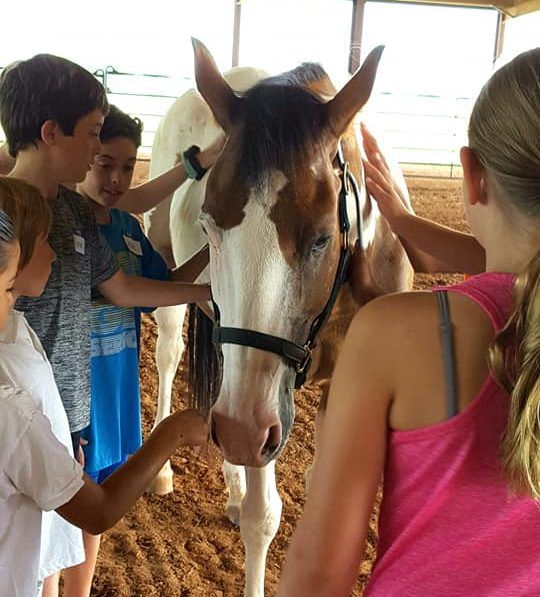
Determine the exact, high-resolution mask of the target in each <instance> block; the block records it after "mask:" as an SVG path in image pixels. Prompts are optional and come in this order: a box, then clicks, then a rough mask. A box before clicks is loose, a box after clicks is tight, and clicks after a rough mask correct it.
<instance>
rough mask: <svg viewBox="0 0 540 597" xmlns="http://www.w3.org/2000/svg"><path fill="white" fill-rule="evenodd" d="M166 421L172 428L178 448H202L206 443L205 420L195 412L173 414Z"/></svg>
mask: <svg viewBox="0 0 540 597" xmlns="http://www.w3.org/2000/svg"><path fill="white" fill-rule="evenodd" d="M168 419H169V420H170V421H171V423H172V425H173V426H174V433H175V434H176V436H177V441H178V446H179V447H180V446H204V445H206V444H207V443H208V438H209V429H208V424H207V422H206V419H205V418H204V417H203V416H202V415H201V414H200V413H198V412H197V411H195V410H190V409H188V410H182V411H178V412H175V413H174V414H172V415H171V416H170V417H168Z"/></svg>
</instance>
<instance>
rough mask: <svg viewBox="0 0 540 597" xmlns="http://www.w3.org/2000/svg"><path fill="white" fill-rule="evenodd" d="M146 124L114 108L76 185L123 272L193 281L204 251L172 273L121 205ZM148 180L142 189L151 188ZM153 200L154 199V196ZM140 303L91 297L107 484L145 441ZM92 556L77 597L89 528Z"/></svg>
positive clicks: (86, 588) (96, 441) (94, 538)
mask: <svg viewBox="0 0 540 597" xmlns="http://www.w3.org/2000/svg"><path fill="white" fill-rule="evenodd" d="M141 134H142V123H141V121H140V120H139V119H138V118H132V117H131V116H129V114H126V113H125V112H122V111H121V110H119V109H118V108H117V107H116V106H111V107H110V111H109V115H108V116H107V117H106V118H105V120H104V122H103V127H102V129H101V134H100V137H101V151H100V153H99V154H98V155H97V156H96V158H95V160H94V163H93V164H92V167H91V168H90V171H89V172H88V174H87V175H86V178H85V179H84V181H83V182H82V183H81V184H80V185H79V186H78V191H79V192H80V193H81V195H83V197H85V198H86V199H87V200H88V203H89V205H90V206H91V208H92V210H93V212H94V215H95V217H96V221H97V223H98V226H99V229H100V231H101V233H102V234H103V236H104V237H105V238H106V239H107V242H108V243H109V246H110V247H111V249H112V251H113V252H114V254H115V256H116V259H117V262H118V265H119V267H120V268H121V269H122V270H123V271H124V272H125V273H131V274H137V275H142V276H144V277H148V278H154V279H158V280H167V279H169V277H170V275H171V273H172V274H173V275H174V277H175V279H176V280H182V281H185V282H191V281H193V279H194V278H195V277H196V276H197V275H198V274H199V273H200V271H201V270H202V269H203V268H204V267H205V266H206V263H207V252H206V251H204V252H201V253H199V254H198V255H196V256H195V257H194V258H193V259H191V260H190V261H189V262H188V263H187V264H185V266H183V267H180V268H178V269H176V270H175V271H174V272H169V269H168V267H167V264H166V263H165V261H164V260H163V259H162V257H161V255H160V254H159V253H158V252H157V251H155V250H154V248H153V247H152V245H151V243H150V241H149V240H148V238H147V237H146V236H145V234H144V232H143V231H142V230H141V226H140V224H139V222H138V221H137V220H136V218H134V217H133V216H132V215H130V214H128V213H126V212H125V211H121V210H120V209H117V208H116V206H118V205H119V203H120V202H121V201H122V200H123V199H124V197H125V196H126V193H127V192H128V190H129V187H130V184H131V180H132V177H133V171H134V166H135V163H136V160H137V149H138V147H139V146H140V144H141V136H142V135H141ZM148 186H149V185H142V186H141V187H139V189H141V190H142V189H144V188H147V187H148ZM148 195H149V197H147V200H148V199H149V198H150V200H151V197H152V194H151V193H149V194H148ZM140 320H141V309H139V308H127V307H116V306H115V305H112V304H111V303H110V302H109V301H108V300H107V299H106V298H104V297H102V296H96V297H94V298H93V300H92V351H91V373H90V387H91V397H92V400H91V409H90V425H89V426H88V427H87V428H86V429H85V430H84V432H83V435H84V438H85V439H86V440H87V441H88V443H87V444H86V445H85V447H84V453H85V470H86V473H87V474H88V475H89V476H90V477H91V478H92V479H93V480H94V481H95V482H96V483H102V482H103V481H104V480H105V479H107V477H109V476H110V475H111V474H112V473H113V472H114V471H115V470H117V469H118V468H119V467H120V466H121V465H122V464H123V462H125V461H126V460H127V458H128V456H129V455H130V454H133V453H134V452H136V451H137V450H138V449H139V447H140V445H141V442H142V437H141V408H140V389H139V347H140ZM83 537H84V546H85V551H86V561H85V562H84V563H83V564H81V565H80V566H77V567H74V568H71V569H70V570H69V574H66V575H65V579H64V582H65V585H64V586H66V587H67V588H68V589H69V590H70V591H72V593H73V594H74V595H77V596H79V597H83V596H88V595H90V590H91V587H92V578H93V575H94V570H95V566H96V559H97V555H98V551H99V546H100V540H101V537H100V535H91V534H89V533H83Z"/></svg>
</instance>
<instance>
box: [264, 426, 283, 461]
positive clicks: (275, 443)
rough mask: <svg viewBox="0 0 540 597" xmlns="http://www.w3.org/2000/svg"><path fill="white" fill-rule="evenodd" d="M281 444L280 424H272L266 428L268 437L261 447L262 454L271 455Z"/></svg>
mask: <svg viewBox="0 0 540 597" xmlns="http://www.w3.org/2000/svg"><path fill="white" fill-rule="evenodd" d="M280 444H281V425H272V427H270V429H269V430H268V437H267V438H266V442H265V443H264V446H263V447H262V450H261V454H262V455H263V456H272V455H273V454H275V453H276V452H277V450H278V448H279V446H280Z"/></svg>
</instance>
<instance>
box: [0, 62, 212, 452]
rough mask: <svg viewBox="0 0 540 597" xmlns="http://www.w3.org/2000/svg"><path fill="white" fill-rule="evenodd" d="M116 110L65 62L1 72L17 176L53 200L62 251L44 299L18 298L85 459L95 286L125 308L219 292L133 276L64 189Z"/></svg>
mask: <svg viewBox="0 0 540 597" xmlns="http://www.w3.org/2000/svg"><path fill="white" fill-rule="evenodd" d="M108 109H109V106H108V102H107V99H106V95H105V91H104V89H103V87H102V86H101V85H100V83H99V82H98V81H97V80H96V79H95V78H94V77H93V76H92V75H91V74H90V73H89V72H87V71H86V70H84V69H83V68H82V67H80V66H78V65H76V64H74V63H73V62H70V61H69V60H66V59H64V58H60V57H57V56H51V55H46V54H40V55H38V56H35V57H34V58H31V59H29V60H25V61H21V62H17V63H15V64H13V65H11V66H9V67H7V68H6V69H5V70H4V72H3V73H2V76H1V77H0V123H1V125H2V127H3V129H4V131H5V133H6V136H7V143H8V145H9V149H10V153H11V155H12V156H13V157H15V158H16V163H15V167H14V168H13V170H12V171H11V173H10V174H11V176H14V177H18V178H22V179H24V180H27V181H28V182H30V183H32V184H33V185H34V186H36V187H37V188H38V189H39V191H40V192H41V194H42V195H43V196H44V197H46V198H47V199H48V200H49V201H50V205H51V208H52V212H53V222H52V228H51V232H50V236H49V242H50V244H51V246H52V247H53V249H54V251H55V253H56V255H57V260H56V261H55V263H54V264H53V267H52V274H51V276H50V279H49V282H48V283H47V286H46V289H45V292H44V293H43V295H42V296H41V297H39V298H31V299H30V298H24V299H21V300H19V301H18V304H17V308H18V309H20V310H22V311H24V313H25V315H26V318H27V320H28V322H29V324H30V325H31V327H32V328H33V329H34V330H35V332H36V333H37V335H38V337H39V338H40V340H41V342H42V344H43V347H44V348H45V351H46V353H47V355H48V357H49V360H50V362H51V365H52V368H53V372H54V375H55V379H56V382H57V385H58V389H59V391H60V395H61V398H62V402H63V404H64V407H65V409H66V414H67V416H68V421H69V426H70V431H71V434H72V439H73V447H74V453H75V454H76V455H78V454H80V433H81V431H82V430H83V429H84V428H85V427H87V426H88V423H89V416H90V379H89V378H90V375H89V369H90V313H91V291H92V288H97V290H98V291H99V292H100V293H101V294H102V295H103V296H104V297H106V298H107V299H108V300H109V301H110V302H111V303H113V304H116V305H119V306H124V307H133V306H147V307H151V306H168V305H175V304H180V303H185V302H199V301H206V300H209V298H210V290H209V288H208V287H207V286H203V285H193V284H185V283H180V282H171V281H158V280H149V279H146V278H141V277H138V276H131V275H126V274H124V273H123V272H122V271H121V270H119V268H118V266H117V264H116V261H115V258H114V255H113V253H112V251H111V249H110V248H109V246H108V244H107V241H106V240H105V239H104V238H103V236H102V235H101V234H100V232H99V230H98V228H97V225H96V221H95V218H94V215H93V213H92V210H91V208H90V207H89V205H88V203H87V202H86V201H85V199H83V198H82V197H81V196H80V195H79V194H78V193H76V192H74V191H71V190H69V189H67V188H65V187H63V186H60V183H61V182H63V181H72V182H80V181H82V180H83V179H84V177H85V176H86V173H87V172H88V170H89V169H90V165H91V164H92V163H93V161H94V157H95V156H96V154H97V153H98V152H99V150H100V147H101V144H100V138H99V134H100V130H101V126H102V124H103V119H104V117H105V116H106V114H107V112H108ZM181 174H183V177H182V176H180V175H181ZM166 176H167V173H166V174H165V175H164V177H166ZM184 179H185V173H183V171H182V172H179V173H178V176H177V179H176V180H177V184H176V186H178V184H180V183H181V182H182V181H183V180H184ZM174 181H175V180H174V176H169V177H168V178H167V184H169V185H170V184H172V182H174ZM176 186H174V187H173V189H174V188H176ZM171 190H172V189H171ZM166 194H167V193H165V194H164V196H165V195H166Z"/></svg>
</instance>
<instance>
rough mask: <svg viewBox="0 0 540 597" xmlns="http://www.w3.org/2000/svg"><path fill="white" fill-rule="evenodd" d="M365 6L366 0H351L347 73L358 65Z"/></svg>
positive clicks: (351, 71) (351, 72)
mask: <svg viewBox="0 0 540 597" xmlns="http://www.w3.org/2000/svg"><path fill="white" fill-rule="evenodd" d="M365 6H366V0H353V12H352V22H351V44H350V50H349V73H350V74H351V75H352V74H353V73H354V72H356V71H357V70H358V68H359V67H360V58H361V49H362V31H363V29H364V9H365Z"/></svg>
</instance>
